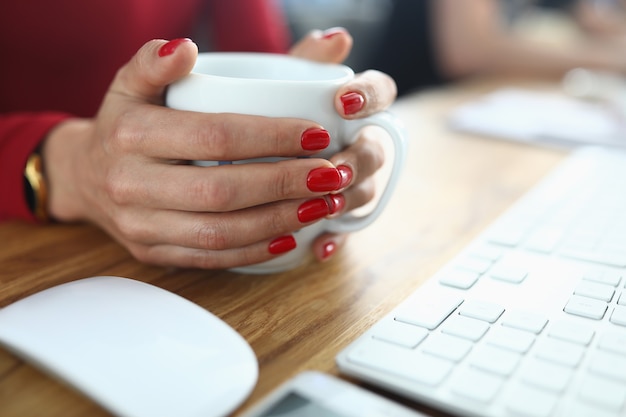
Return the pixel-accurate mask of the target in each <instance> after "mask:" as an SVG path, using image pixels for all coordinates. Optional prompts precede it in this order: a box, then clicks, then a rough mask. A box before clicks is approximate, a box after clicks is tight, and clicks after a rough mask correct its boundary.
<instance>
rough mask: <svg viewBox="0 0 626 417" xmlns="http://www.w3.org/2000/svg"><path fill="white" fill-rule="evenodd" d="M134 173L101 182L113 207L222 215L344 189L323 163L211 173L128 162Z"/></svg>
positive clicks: (334, 172) (230, 167)
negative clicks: (133, 206) (151, 208)
mask: <svg viewBox="0 0 626 417" xmlns="http://www.w3.org/2000/svg"><path fill="white" fill-rule="evenodd" d="M133 163H134V164H135V165H137V167H136V168H133V167H127V169H126V170H122V171H115V172H111V173H109V175H107V176H106V180H107V184H106V185H105V186H104V187H103V188H104V189H105V190H107V192H108V193H109V196H108V198H110V199H111V200H113V201H114V202H115V203H116V204H117V205H122V206H128V205H140V206H143V207H155V208H160V209H169V210H184V211H196V212H207V211H210V212H225V211H233V210H239V209H242V208H247V207H253V206H257V205H261V204H266V203H271V202H274V201H281V200H290V199H298V198H310V197H314V196H318V195H323V194H326V193H329V192H332V191H337V190H339V189H341V188H342V187H343V177H342V174H341V172H340V171H339V170H338V169H337V168H335V167H334V166H333V165H332V164H331V163H330V162H329V161H328V160H325V159H317V158H316V159H289V160H284V161H279V162H274V163H247V164H233V165H222V166H211V167H198V166H185V165H166V164H160V163H153V164H149V165H141V166H139V164H140V163H141V161H134V160H132V161H129V164H133Z"/></svg>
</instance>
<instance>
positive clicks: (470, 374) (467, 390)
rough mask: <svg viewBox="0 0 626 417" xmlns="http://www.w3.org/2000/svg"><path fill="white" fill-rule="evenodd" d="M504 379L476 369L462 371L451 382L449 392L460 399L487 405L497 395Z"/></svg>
mask: <svg viewBox="0 0 626 417" xmlns="http://www.w3.org/2000/svg"><path fill="white" fill-rule="evenodd" d="M504 382H505V379H504V378H502V377H499V376H497V375H494V374H490V373H487V372H482V371H480V370H478V369H463V370H461V371H460V372H459V373H458V375H456V376H455V377H454V380H453V381H452V382H451V385H450V391H452V392H453V393H454V394H456V395H459V396H461V397H465V398H469V399H471V400H474V401H479V402H481V403H489V402H490V401H491V400H493V399H494V398H495V396H496V394H498V391H499V390H500V388H501V387H502V386H503V384H504Z"/></svg>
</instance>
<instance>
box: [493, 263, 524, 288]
mask: <svg viewBox="0 0 626 417" xmlns="http://www.w3.org/2000/svg"><path fill="white" fill-rule="evenodd" d="M489 276H490V277H491V278H494V279H499V280H500V281H506V282H511V283H514V284H519V283H520V282H522V281H524V279H525V278H526V277H527V276H528V271H527V270H526V269H524V268H520V267H515V266H507V265H498V266H496V267H494V268H493V269H492V270H491V272H489Z"/></svg>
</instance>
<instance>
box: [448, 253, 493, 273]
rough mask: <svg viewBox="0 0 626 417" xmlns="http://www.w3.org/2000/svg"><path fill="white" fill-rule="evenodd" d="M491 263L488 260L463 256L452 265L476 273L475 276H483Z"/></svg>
mask: <svg viewBox="0 0 626 417" xmlns="http://www.w3.org/2000/svg"><path fill="white" fill-rule="evenodd" d="M492 264H493V262H492V261H491V260H489V259H482V258H477V257H474V256H465V257H463V258H461V259H459V260H457V261H456V262H455V264H454V266H455V267H456V268H459V269H466V270H468V271H472V272H476V273H477V274H481V275H482V274H484V273H485V272H487V270H488V269H489V268H491V265H492Z"/></svg>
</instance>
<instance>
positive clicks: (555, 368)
mask: <svg viewBox="0 0 626 417" xmlns="http://www.w3.org/2000/svg"><path fill="white" fill-rule="evenodd" d="M572 375H574V370H573V369H571V368H568V367H565V366H561V365H557V364H554V363H551V362H547V361H544V360H540V359H529V360H528V362H527V363H526V364H525V365H524V367H523V368H522V369H521V373H520V376H521V379H522V381H524V382H526V383H528V384H530V385H534V386H535V387H537V388H540V389H541V388H545V389H547V390H550V391H554V392H556V393H560V392H563V391H564V390H565V388H566V387H567V385H568V384H569V382H570V380H571V378H572Z"/></svg>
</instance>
